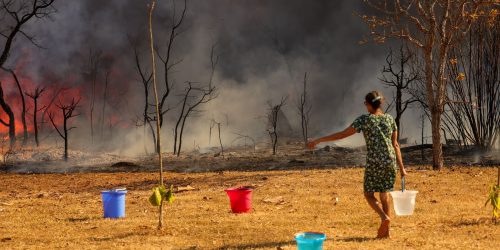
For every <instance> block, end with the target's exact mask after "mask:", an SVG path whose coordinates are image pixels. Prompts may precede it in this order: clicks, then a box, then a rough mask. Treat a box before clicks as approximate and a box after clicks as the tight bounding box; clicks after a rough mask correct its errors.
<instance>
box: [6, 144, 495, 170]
mask: <svg viewBox="0 0 500 250" xmlns="http://www.w3.org/2000/svg"><path fill="white" fill-rule="evenodd" d="M443 151H444V158H445V166H457V165H460V166H496V165H500V150H496V151H489V152H484V151H481V150H477V149H474V148H463V147H459V146H444V147H443ZM402 154H403V158H404V162H405V165H407V166H421V165H429V164H432V149H431V145H429V144H426V145H416V146H408V147H402ZM61 156H62V150H60V149H55V148H48V149H25V150H19V151H16V152H13V153H12V154H10V155H8V156H7V157H6V158H5V161H4V163H3V164H2V166H1V167H0V169H1V170H2V172H7V173H86V172H104V173H106V172H150V171H151V172H153V171H157V170H158V165H157V157H156V155H149V156H140V157H127V156H121V155H118V154H112V153H97V152H82V151H71V152H70V160H69V161H68V162H64V161H62V160H60V158H61ZM365 157H366V150H365V148H364V147H359V148H346V147H336V146H332V147H331V146H326V147H323V148H320V149H317V150H314V151H309V150H304V149H302V147H301V143H299V142H292V143H287V144H286V145H281V146H280V147H279V149H278V153H277V155H272V154H271V151H270V150H269V149H258V150H254V149H253V148H232V149H226V151H225V152H224V155H221V154H220V152H219V149H218V148H211V149H209V150H205V152H203V153H201V152H199V151H192V152H186V153H184V152H183V153H182V154H181V155H180V156H179V157H177V156H174V155H172V154H171V153H165V154H164V166H165V170H166V171H172V172H220V171H266V170H302V169H334V168H347V167H360V166H363V165H364V162H365Z"/></svg>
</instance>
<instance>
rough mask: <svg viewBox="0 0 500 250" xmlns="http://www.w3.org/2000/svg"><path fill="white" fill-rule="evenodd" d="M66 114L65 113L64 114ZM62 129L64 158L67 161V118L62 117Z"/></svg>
mask: <svg viewBox="0 0 500 250" xmlns="http://www.w3.org/2000/svg"><path fill="white" fill-rule="evenodd" d="M63 114H64V112H63ZM64 116H66V114H64ZM63 126H64V127H63V129H64V160H65V161H68V127H67V119H66V117H64V123H63Z"/></svg>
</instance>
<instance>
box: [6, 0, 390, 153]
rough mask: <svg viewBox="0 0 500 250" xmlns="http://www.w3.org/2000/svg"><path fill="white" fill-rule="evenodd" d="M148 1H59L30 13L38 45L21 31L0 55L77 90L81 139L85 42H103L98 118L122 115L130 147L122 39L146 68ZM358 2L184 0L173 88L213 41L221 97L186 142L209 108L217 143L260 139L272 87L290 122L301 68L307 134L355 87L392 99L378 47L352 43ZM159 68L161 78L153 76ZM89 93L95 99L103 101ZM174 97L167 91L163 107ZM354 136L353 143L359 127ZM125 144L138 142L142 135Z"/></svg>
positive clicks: (201, 129) (349, 111)
mask: <svg viewBox="0 0 500 250" xmlns="http://www.w3.org/2000/svg"><path fill="white" fill-rule="evenodd" d="M147 2H148V1H144V0H141V1H139V0H107V1H101V0H85V1H57V3H56V5H55V8H56V9H57V12H56V13H55V14H54V15H53V16H52V19H51V20H44V21H37V22H35V23H32V24H31V25H30V26H29V28H28V30H27V31H28V32H29V33H30V34H33V35H35V36H36V37H37V39H38V43H39V44H41V45H42V46H44V47H45V48H46V49H42V50H40V49H38V48H35V47H34V46H32V45H30V44H29V43H28V42H27V41H24V40H23V39H22V38H19V39H18V40H17V41H16V42H17V43H16V44H17V45H16V48H15V49H14V50H13V51H15V54H13V55H12V58H11V59H10V61H9V63H10V64H16V63H17V62H18V61H19V60H21V59H23V58H24V61H26V63H25V64H26V66H25V67H24V68H23V70H24V71H25V72H24V74H28V75H29V77H31V78H32V79H33V80H34V82H35V83H37V84H45V85H50V84H53V83H54V82H62V83H63V84H71V86H75V87H79V88H81V89H82V96H83V98H84V99H83V102H82V106H81V108H82V113H84V115H82V117H80V118H79V119H80V120H79V122H80V125H79V128H78V129H77V130H75V133H78V135H79V136H80V137H81V138H88V133H89V128H88V121H87V118H88V109H89V102H88V99H89V93H90V85H89V81H88V79H87V80H86V78H85V76H84V72H85V68H86V67H87V66H86V65H87V62H88V54H89V51H90V50H93V51H102V53H103V57H104V58H105V63H104V64H103V66H102V71H101V73H100V76H99V79H100V80H99V88H98V90H99V91H102V89H103V87H102V85H103V84H104V83H103V82H104V80H103V79H104V74H103V73H102V72H104V69H110V71H111V72H112V73H111V75H110V84H109V91H110V94H109V96H110V98H109V99H110V100H109V101H108V102H109V103H108V111H107V113H106V117H108V116H110V114H111V113H114V114H115V116H116V118H113V119H115V120H118V121H119V123H120V124H121V125H120V126H118V125H117V127H120V128H122V130H121V131H122V132H121V133H124V131H125V132H126V135H125V136H119V138H120V139H123V138H126V139H127V141H123V140H119V142H120V143H125V144H127V145H130V144H131V142H134V144H135V142H136V141H141V139H140V135H142V131H143V130H142V128H136V127H135V125H134V119H136V118H137V117H140V116H141V114H142V107H143V103H144V100H143V90H142V85H141V82H140V81H139V76H138V74H137V71H136V69H135V65H134V61H133V51H132V49H131V43H130V41H133V42H134V43H136V44H138V45H139V50H140V51H141V53H142V54H141V60H142V64H143V67H144V68H146V69H147V70H149V57H148V53H147V42H148V40H147V39H148V33H147V7H146V5H147ZM158 2H159V3H158V8H157V9H156V11H155V20H154V28H155V37H156V46H157V47H158V48H159V50H160V53H161V51H164V49H165V44H166V39H167V37H168V36H167V32H168V28H169V26H170V25H171V18H172V14H173V4H172V1H168V0H160V1H158ZM182 5H183V2H182V1H175V8H176V14H177V15H179V14H180V9H181V8H182ZM364 8H366V7H364V6H363V3H362V2H361V1H351V0H343V1H329V0H321V1H320V0H317V1H305V0H275V1H264V0H262V1H233V0H211V1H203V0H188V12H187V16H186V20H185V22H184V23H183V27H182V30H183V31H184V33H183V34H182V35H181V36H179V38H178V40H177V42H176V43H175V45H174V55H173V57H174V58H175V59H181V58H182V59H183V61H182V63H180V64H179V65H178V66H177V67H176V69H175V73H174V75H173V79H174V82H175V89H174V92H175V93H174V94H175V95H174V96H175V97H174V98H178V94H180V93H182V92H183V90H184V87H185V86H184V85H185V81H192V82H202V83H204V82H207V81H208V79H209V73H210V57H209V56H210V47H211V46H212V45H213V44H215V43H216V44H217V47H216V53H217V54H219V55H220V59H219V65H218V67H217V70H216V72H215V78H214V83H215V84H216V86H217V87H218V89H219V97H218V98H217V99H216V100H214V101H213V102H211V103H209V104H207V105H205V106H204V107H203V108H202V110H204V112H203V113H202V114H200V115H197V116H196V117H193V118H192V120H191V122H190V123H189V124H188V126H187V128H186V129H187V131H186V137H185V147H186V148H192V147H193V146H200V147H206V146H208V130H209V124H210V123H209V120H210V119H211V118H214V119H216V120H218V121H221V122H222V123H223V139H224V141H225V143H226V144H229V143H230V142H231V141H232V140H233V139H234V138H235V135H234V134H233V133H235V132H238V133H244V134H249V135H251V136H253V137H255V138H257V139H258V140H260V141H265V140H267V135H266V130H265V129H266V119H265V118H264V117H265V113H266V110H267V107H268V106H267V102H268V101H271V102H277V101H278V100H279V99H280V98H281V97H282V96H289V99H288V104H287V105H286V106H285V110H284V112H285V114H286V115H287V117H288V119H289V120H290V122H291V123H292V126H294V127H298V125H299V122H298V119H299V118H298V115H297V111H296V102H297V96H298V95H299V91H300V87H301V84H302V80H303V75H304V72H307V73H308V76H309V77H308V84H309V96H310V100H311V102H312V105H313V114H312V121H311V130H312V136H317V135H320V134H324V133H328V132H332V131H335V130H338V129H343V128H344V127H345V126H348V125H349V124H350V122H352V120H353V119H354V118H355V117H356V116H358V115H360V114H361V113H363V112H365V110H364V106H363V97H364V94H365V93H366V92H368V91H369V90H373V89H380V90H382V91H383V92H384V93H385V94H386V95H388V97H390V95H391V93H390V90H386V89H384V88H383V87H382V85H381V84H380V83H379V81H378V79H377V77H379V76H380V70H381V68H382V64H383V63H384V59H385V55H386V53H387V51H388V48H387V47H386V46H377V45H373V44H365V45H359V43H358V42H359V41H360V40H362V38H363V36H364V35H366V34H367V32H368V31H367V28H366V27H365V25H364V24H363V23H362V21H361V20H360V18H359V17H357V16H356V15H355V13H356V12H364V11H365V10H364ZM158 78H159V82H160V83H162V82H163V76H162V75H161V74H160V75H158ZM98 95H102V93H101V92H99V93H98ZM97 103H98V105H97V107H100V105H101V100H100V99H99V100H97ZM175 104H176V100H174V99H172V100H171V102H170V105H171V106H174V105H175ZM177 113H178V111H177V110H175V109H174V110H173V111H171V112H170V113H168V114H167V119H168V120H169V121H173V120H175V119H176V117H177ZM97 115H99V113H97ZM76 131H78V132H76ZM171 135H172V122H170V123H168V124H167V125H166V127H165V128H164V137H165V138H167V141H166V143H167V145H166V149H167V150H171V145H170V144H171V143H172V142H171V141H172V140H171ZM115 137H117V136H116V134H115ZM138 139H139V140H138ZM354 141H358V142H359V141H360V137H358V138H357V139H355V140H354ZM348 142H353V141H348ZM149 144H150V143H148V145H149ZM212 144H214V143H213V140H212ZM212 146H214V145H212ZM135 149H140V150H142V145H140V146H138V147H137V148H135ZM124 152H125V151H124ZM127 152H128V151H127Z"/></svg>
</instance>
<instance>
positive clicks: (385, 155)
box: [351, 114, 397, 192]
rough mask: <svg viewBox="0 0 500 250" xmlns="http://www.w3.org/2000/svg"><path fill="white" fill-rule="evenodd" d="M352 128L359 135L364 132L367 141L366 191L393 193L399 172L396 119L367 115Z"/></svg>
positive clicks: (356, 120)
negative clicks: (395, 137) (395, 146)
mask: <svg viewBox="0 0 500 250" xmlns="http://www.w3.org/2000/svg"><path fill="white" fill-rule="evenodd" d="M351 127H353V128H354V129H356V132H358V133H359V132H363V136H364V137H365V141H366V148H367V151H368V152H367V156H366V168H365V176H364V191H365V192H388V191H392V190H393V188H394V182H395V180H396V171H397V168H396V153H395V151H394V146H393V145H392V133H393V132H394V131H397V127H396V122H395V121H394V118H392V116H391V115H389V114H382V115H373V114H365V115H362V116H360V117H358V118H356V119H355V120H354V122H353V123H352V125H351Z"/></svg>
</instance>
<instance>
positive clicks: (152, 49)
mask: <svg viewBox="0 0 500 250" xmlns="http://www.w3.org/2000/svg"><path fill="white" fill-rule="evenodd" d="M155 4H156V0H152V1H151V6H150V9H149V45H150V49H151V70H152V75H153V89H154V94H155V108H156V118H157V119H156V135H157V136H156V147H157V151H158V161H159V164H160V185H161V186H163V159H162V156H161V139H160V138H161V136H160V110H159V102H158V91H157V89H156V63H155V53H154V44H153V41H154V40H153V10H154V8H155ZM162 228H163V199H161V203H160V207H159V216H158V229H162Z"/></svg>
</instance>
